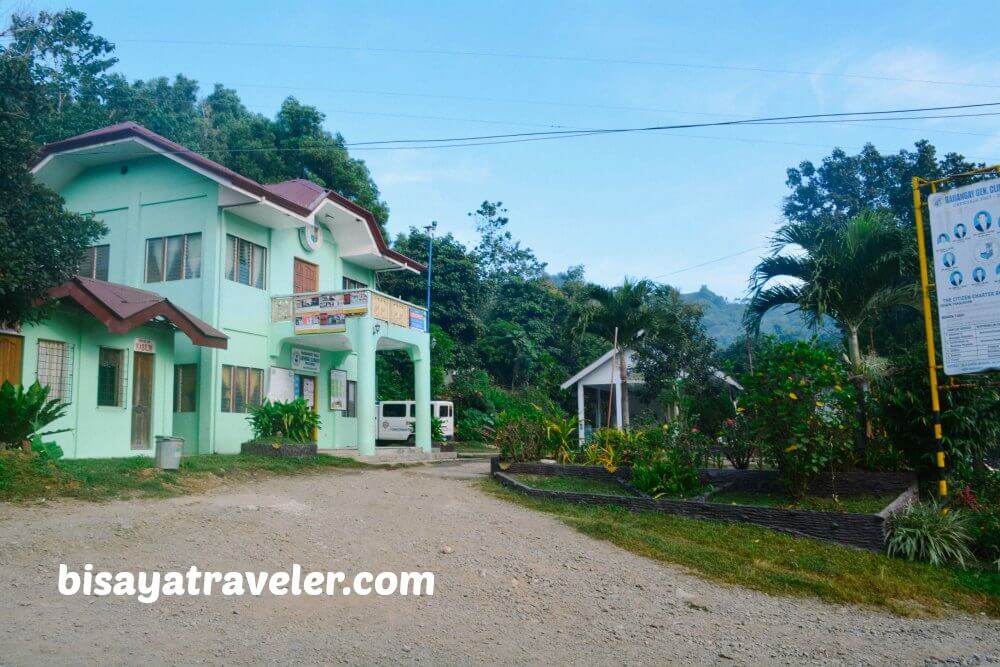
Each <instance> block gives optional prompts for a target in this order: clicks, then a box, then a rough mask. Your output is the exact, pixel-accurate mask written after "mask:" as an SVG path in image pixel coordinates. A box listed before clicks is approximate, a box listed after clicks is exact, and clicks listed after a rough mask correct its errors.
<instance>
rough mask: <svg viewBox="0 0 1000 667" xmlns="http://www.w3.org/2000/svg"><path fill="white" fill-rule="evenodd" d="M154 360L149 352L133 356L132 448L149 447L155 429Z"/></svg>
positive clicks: (137, 353) (136, 353)
mask: <svg viewBox="0 0 1000 667" xmlns="http://www.w3.org/2000/svg"><path fill="white" fill-rule="evenodd" d="M153 360H154V356H153V355H152V354H150V353H148V352H135V353H134V354H133V357H132V369H133V372H132V449H149V447H150V440H151V435H152V431H153Z"/></svg>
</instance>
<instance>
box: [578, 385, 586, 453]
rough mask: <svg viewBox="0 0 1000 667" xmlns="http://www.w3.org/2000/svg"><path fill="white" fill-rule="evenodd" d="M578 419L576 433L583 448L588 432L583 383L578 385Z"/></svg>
mask: <svg viewBox="0 0 1000 667" xmlns="http://www.w3.org/2000/svg"><path fill="white" fill-rule="evenodd" d="M576 417H577V421H578V423H577V425H576V433H577V436H578V437H579V439H580V445H581V446H583V440H584V437H585V436H586V434H587V431H586V423H587V413H586V410H585V409H584V403H583V382H577V383H576Z"/></svg>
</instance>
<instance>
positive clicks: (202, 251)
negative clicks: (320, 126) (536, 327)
mask: <svg viewBox="0 0 1000 667" xmlns="http://www.w3.org/2000/svg"><path fill="white" fill-rule="evenodd" d="M32 171H33V173H34V175H35V177H36V178H37V179H38V180H39V181H40V182H42V183H44V184H45V185H47V186H48V187H50V188H52V189H53V190H55V191H56V192H58V193H59V194H60V195H61V196H62V197H63V198H64V199H65V202H66V207H67V208H68V209H70V210H74V211H78V212H80V213H85V214H92V215H94V216H96V217H97V218H99V219H101V220H102V221H103V222H104V224H105V225H106V226H107V228H108V231H107V233H106V235H105V237H104V238H103V239H102V240H101V241H100V242H99V243H98V244H97V245H95V246H94V247H93V248H91V249H90V251H89V253H88V256H87V259H86V261H85V262H84V264H83V266H81V268H80V274H81V275H80V277H79V278H77V279H74V281H72V282H71V283H70V284H68V285H65V286H59V287H57V288H55V290H54V291H53V293H52V296H53V297H54V298H57V299H59V300H60V305H59V307H58V309H57V312H56V314H55V315H54V316H53V317H52V318H51V319H50V320H48V321H46V322H43V323H42V324H39V325H32V326H25V327H23V328H20V329H16V330H11V331H5V332H3V333H2V334H0V353H2V354H0V357H2V359H3V364H2V365H0V376H2V377H0V381H2V380H4V379H10V380H12V381H14V382H23V383H24V384H30V383H32V382H34V381H35V380H36V379H37V380H38V381H39V382H41V383H42V384H47V385H49V386H50V387H51V388H52V395H53V396H54V397H58V398H61V399H62V400H64V401H65V402H66V403H68V404H69V406H70V411H69V413H68V414H67V416H66V417H64V418H63V419H61V420H60V421H59V422H57V423H56V424H54V425H53V428H67V429H71V430H70V431H68V432H66V433H62V434H60V435H58V436H56V439H57V441H58V442H59V443H60V445H61V446H62V447H63V449H64V450H65V451H66V454H67V456H69V457H78V458H81V457H98V456H102V457H103V456H129V455H135V454H141V453H150V452H151V450H150V442H151V441H152V438H153V436H155V435H175V436H180V437H182V438H184V440H185V453H189V454H190V453H235V452H238V451H239V449H240V444H241V443H242V442H244V441H245V440H247V439H249V438H250V435H251V431H250V425H249V422H248V421H247V416H248V412H249V410H250V408H251V407H252V406H255V405H259V404H260V403H261V402H262V401H264V400H265V399H271V400H291V399H294V398H302V399H304V400H305V401H306V402H307V403H308V404H309V405H311V406H312V408H313V410H315V411H316V412H317V413H318V414H319V415H320V418H321V420H320V421H321V428H320V429H319V431H318V434H317V438H318V443H317V444H318V445H319V447H320V448H321V449H357V450H358V451H359V453H360V454H363V455H371V454H374V452H375V435H376V422H375V398H376V394H375V359H376V355H377V354H378V352H379V351H382V350H404V351H406V352H407V353H408V356H409V358H410V359H411V360H412V362H413V373H414V385H415V393H416V395H415V397H414V398H415V399H416V415H415V416H416V427H415V433H414V438H413V440H414V444H415V446H416V447H417V448H419V449H422V450H424V451H428V452H429V451H430V447H431V442H430V422H431V415H430V399H431V396H430V341H429V335H428V333H427V317H426V312H425V311H424V309H423V308H422V307H421V306H418V305H415V304H410V303H406V302H404V301H401V300H399V299H396V298H393V297H391V296H389V295H387V294H383V293H381V292H379V291H378V277H379V275H380V274H382V273H383V272H386V271H412V272H421V271H423V270H424V267H423V266H422V265H421V264H420V263H418V262H416V261H414V260H412V259H410V258H408V257H405V256H403V255H401V254H399V253H397V252H394V251H393V250H392V249H390V248H388V247H387V245H386V242H385V239H384V238H383V237H382V234H381V232H380V230H379V227H378V225H377V224H376V221H375V219H374V217H373V216H372V214H371V213H370V212H369V211H367V210H365V209H364V208H362V207H361V206H359V205H357V204H355V203H354V202H352V201H350V200H349V199H347V198H345V197H343V196H341V195H339V194H338V193H336V192H333V191H331V190H327V189H325V188H322V187H319V186H318V185H316V184H314V183H312V182H309V181H305V180H292V181H286V182H284V183H277V184H269V185H263V184H260V183H258V182H256V181H254V180H252V179H249V178H247V177H245V176H242V175H240V174H237V173H236V172H234V171H232V170H230V169H228V168H226V167H224V166H222V165H220V164H218V163H216V162H213V161H212V160H209V159H207V158H205V157H204V156H201V155H198V154H197V153H195V152H193V151H190V150H188V149H186V148H184V147H183V146H180V145H178V144H176V143H173V142H171V141H169V140H167V139H166V138H164V137H162V136H160V135H158V134H156V133H154V132H151V131H149V130H147V129H145V128H143V127H142V126H140V125H137V124H135V123H122V124H119V125H113V126H110V127H106V128H103V129H100V130H95V131H93V132H89V133H86V134H82V135H79V136H76V137H72V138H69V139H66V140H63V141H59V142H55V143H52V144H48V145H46V146H45V147H44V148H43V149H42V151H41V153H40V156H39V158H38V160H37V162H36V163H35V164H34V166H33V168H32ZM147 422H148V424H147Z"/></svg>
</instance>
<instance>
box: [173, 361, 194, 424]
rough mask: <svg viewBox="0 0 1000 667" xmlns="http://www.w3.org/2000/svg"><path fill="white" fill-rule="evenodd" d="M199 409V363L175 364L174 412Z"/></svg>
mask: <svg viewBox="0 0 1000 667" xmlns="http://www.w3.org/2000/svg"><path fill="white" fill-rule="evenodd" d="M197 409H198V364H177V365H175V366H174V412H195V411H196V410H197Z"/></svg>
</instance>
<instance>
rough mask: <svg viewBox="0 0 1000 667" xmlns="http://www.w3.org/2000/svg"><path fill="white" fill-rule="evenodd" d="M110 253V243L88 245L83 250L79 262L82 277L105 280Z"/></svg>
mask: <svg viewBox="0 0 1000 667" xmlns="http://www.w3.org/2000/svg"><path fill="white" fill-rule="evenodd" d="M110 255H111V246H110V245H95V246H90V247H89V248H87V249H86V250H85V251H84V255H83V261H82V262H80V275H81V276H83V277H84V278H95V279H97V280H107V279H108V259H109V257H110Z"/></svg>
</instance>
